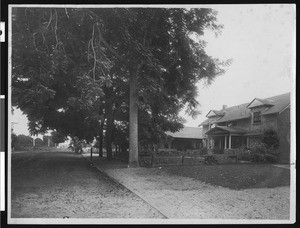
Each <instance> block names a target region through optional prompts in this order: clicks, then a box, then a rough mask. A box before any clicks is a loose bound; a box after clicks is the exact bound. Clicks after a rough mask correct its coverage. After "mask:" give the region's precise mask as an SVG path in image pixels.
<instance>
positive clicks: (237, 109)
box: [200, 93, 290, 126]
mask: <svg viewBox="0 0 300 228" xmlns="http://www.w3.org/2000/svg"><path fill="white" fill-rule="evenodd" d="M254 100H258V101H259V102H261V103H264V104H266V105H267V107H266V109H265V110H264V111H262V113H261V115H268V114H274V113H280V112H281V111H282V110H284V109H285V108H286V107H288V106H289V105H290V93H285V94H281V95H278V96H274V97H269V98H266V99H259V98H255V99H254ZM254 100H252V101H251V102H250V103H245V104H241V105H236V106H232V107H229V108H226V109H222V110H220V112H224V113H225V115H224V116H223V117H220V118H219V119H218V120H216V121H215V122H214V123H222V122H228V121H234V120H239V119H246V118H249V117H250V116H251V109H249V108H248V106H249V105H250V104H251V103H252V102H253V101H254ZM208 124H209V120H208V119H206V120H205V121H203V122H202V123H201V124H200V126H205V125H208Z"/></svg>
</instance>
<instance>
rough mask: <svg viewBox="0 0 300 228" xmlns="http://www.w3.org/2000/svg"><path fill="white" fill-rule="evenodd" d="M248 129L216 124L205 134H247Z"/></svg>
mask: <svg viewBox="0 0 300 228" xmlns="http://www.w3.org/2000/svg"><path fill="white" fill-rule="evenodd" d="M245 133H246V131H244V130H241V129H239V128H235V127H226V126H216V127H214V128H212V129H210V130H209V131H207V132H206V133H205V134H207V135H219V134H224V135H225V134H237V135H242V134H245Z"/></svg>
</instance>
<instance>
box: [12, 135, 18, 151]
mask: <svg viewBox="0 0 300 228" xmlns="http://www.w3.org/2000/svg"><path fill="white" fill-rule="evenodd" d="M17 138H18V137H17V135H16V134H15V133H13V132H12V133H11V148H14V147H15V146H16V143H17Z"/></svg>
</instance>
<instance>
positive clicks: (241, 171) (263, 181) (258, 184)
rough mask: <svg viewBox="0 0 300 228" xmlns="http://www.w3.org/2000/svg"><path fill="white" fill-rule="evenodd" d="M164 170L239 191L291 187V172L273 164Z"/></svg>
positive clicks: (206, 166)
mask: <svg viewBox="0 0 300 228" xmlns="http://www.w3.org/2000/svg"><path fill="white" fill-rule="evenodd" d="M162 169H163V171H164V172H167V173H170V174H174V175H179V176H184V177H190V178H194V179H197V180H200V181H203V182H205V183H207V184H212V185H217V186H222V187H227V188H230V189H237V190H238V189H249V188H274V187H279V186H289V185H290V170H289V169H283V168H279V167H275V166H274V165H271V164H230V165H197V166H168V167H163V168H162Z"/></svg>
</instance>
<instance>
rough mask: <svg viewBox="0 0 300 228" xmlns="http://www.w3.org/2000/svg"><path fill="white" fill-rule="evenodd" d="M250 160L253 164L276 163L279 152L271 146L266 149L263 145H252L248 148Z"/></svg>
mask: <svg viewBox="0 0 300 228" xmlns="http://www.w3.org/2000/svg"><path fill="white" fill-rule="evenodd" d="M250 151H251V153H250V154H251V156H250V157H251V160H252V161H254V162H270V163H274V162H277V161H278V159H279V151H278V150H277V149H275V148H274V147H273V146H271V147H268V146H267V145H266V144H265V143H256V144H253V145H252V146H251V148H250Z"/></svg>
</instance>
